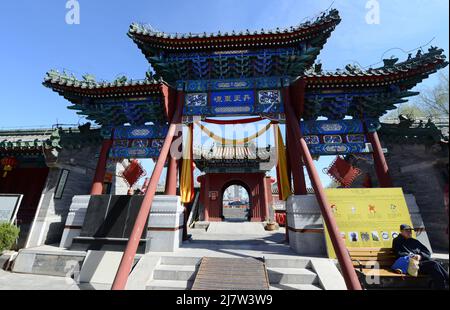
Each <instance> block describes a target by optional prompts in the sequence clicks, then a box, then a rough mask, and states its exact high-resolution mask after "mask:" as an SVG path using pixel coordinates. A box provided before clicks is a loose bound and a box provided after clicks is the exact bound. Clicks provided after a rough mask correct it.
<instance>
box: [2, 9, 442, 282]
mask: <svg viewBox="0 0 450 310" xmlns="http://www.w3.org/2000/svg"><path fill="white" fill-rule="evenodd" d="M340 22H341V17H340V16H339V12H338V11H337V10H329V11H327V12H325V13H324V14H322V15H321V16H319V17H318V18H317V19H316V20H314V21H308V22H305V23H302V24H300V25H299V26H297V27H290V28H287V29H278V28H277V29H275V30H262V31H256V32H252V31H249V30H246V31H241V32H237V31H233V32H231V33H227V32H226V33H222V32H218V33H215V34H207V33H202V34H192V33H190V34H176V35H173V34H166V33H163V32H158V31H154V30H152V29H151V28H150V27H147V26H146V25H144V24H138V23H133V24H132V25H131V26H130V29H129V31H128V36H129V37H130V39H131V40H132V41H133V42H134V43H135V44H136V46H137V47H138V48H139V50H140V51H141V52H142V53H143V55H144V57H145V58H146V59H147V60H148V62H149V65H150V66H151V68H152V70H149V71H148V72H147V73H146V74H145V79H142V80H139V79H131V78H129V77H125V76H123V77H119V78H117V79H116V80H114V81H110V82H106V81H100V80H96V79H95V77H94V76H92V75H85V76H83V77H81V78H80V77H76V76H74V75H73V74H70V73H67V72H58V71H56V70H50V71H49V72H48V73H47V74H46V76H45V78H44V82H43V85H44V86H45V87H47V88H49V89H50V90H52V91H54V92H55V93H56V94H58V95H60V96H63V97H64V98H65V99H67V100H68V101H69V102H70V104H71V105H70V107H69V109H71V110H73V111H74V112H76V113H77V114H78V115H81V116H84V117H85V118H86V119H87V120H88V121H89V122H90V123H89V125H85V126H80V128H78V129H71V130H68V129H63V128H55V129H54V130H53V131H29V132H17V133H16V132H0V157H1V158H10V159H11V160H12V159H14V161H13V165H12V166H14V168H12V169H10V170H11V171H10V172H8V174H7V175H6V177H5V178H3V179H0V193H5V194H22V195H24V196H23V199H22V205H21V206H20V208H19V211H18V216H17V223H18V224H19V225H21V227H24V233H25V232H27V231H28V233H26V237H25V239H26V240H27V241H26V242H25V241H24V243H23V245H21V246H20V247H23V248H25V249H24V250H22V251H21V252H20V253H21V254H19V258H20V259H21V260H19V262H20V263H17V264H16V266H15V268H16V271H17V272H23V270H25V269H27V268H28V267H29V266H28V267H27V268H25V267H24V264H25V263H24V262H25V259H24V258H23V257H25V255H26V253H27V251H28V250H29V248H31V247H39V246H43V245H50V244H52V245H55V244H57V247H59V248H60V249H64V250H61V251H67V252H70V251H74V253H75V252H76V253H77V257H78V258H77V259H78V260H79V263H80V266H82V265H83V260H84V256H83V255H82V253H86V252H88V253H89V251H113V252H118V253H119V254H120V255H121V256H120V257H121V259H120V260H118V261H117V266H115V267H114V268H116V267H117V270H116V269H115V270H114V271H112V273H114V274H115V272H117V274H116V276H115V278H114V282H113V285H112V288H113V289H124V288H125V287H126V284H127V281H128V278H129V277H130V278H132V275H133V273H132V269H133V267H134V266H135V265H134V264H135V262H134V260H135V258H136V255H145V254H147V253H152V252H174V251H176V250H178V249H179V248H180V247H183V240H186V239H188V236H187V229H188V226H189V225H190V223H193V222H199V223H200V224H201V225H206V226H207V225H210V224H211V225H213V224H216V223H220V222H222V221H224V220H225V217H224V214H223V200H224V192H225V191H226V189H227V188H229V187H230V186H233V185H238V186H242V187H243V188H244V189H245V190H246V191H247V192H248V194H249V210H250V211H249V214H248V221H249V222H250V223H249V224H253V223H265V224H267V225H268V224H271V225H272V224H273V223H272V222H273V221H274V220H278V221H283V223H279V224H280V226H286V240H287V242H288V243H289V245H290V248H291V249H292V250H294V251H295V252H296V253H297V254H299V255H312V256H314V255H316V256H326V255H327V253H331V251H332V252H334V253H335V254H336V258H337V259H338V263H339V266H340V270H341V273H342V277H343V279H344V280H343V281H345V285H346V287H347V288H348V289H360V288H361V285H360V283H359V281H358V278H357V277H356V273H355V270H354V268H353V265H352V262H351V261H350V256H349V253H348V251H347V249H346V246H345V242H346V240H344V239H345V238H342V234H341V232H340V230H339V229H340V227H338V226H339V225H338V224H337V221H338V220H340V219H339V218H338V217H335V216H334V212H336V208H334V209H333V205H332V204H331V203H330V201H329V199H330V197H328V194H327V193H328V192H326V191H325V189H324V184H322V183H321V181H320V178H319V175H318V172H317V169H316V167H315V164H314V159H317V158H319V157H321V156H335V157H336V160H335V162H334V166H333V167H330V168H329V169H328V170H327V173H329V174H330V175H332V176H333V177H335V178H336V180H338V181H339V182H340V185H341V186H340V187H341V188H339V189H338V190H341V191H345V190H346V189H344V188H349V189H351V188H359V189H362V188H365V189H368V188H382V189H392V188H397V189H398V188H403V193H404V194H405V195H406V196H405V197H403V194H402V197H401V198H402V202H403V201H406V203H407V204H408V205H407V207H408V208H409V213H411V219H412V225H416V224H417V225H418V226H417V225H416V226H417V229H418V231H419V229H420V230H421V231H425V229H426V231H428V234H423V235H422V238H423V239H422V240H425V241H426V242H429V243H428V244H431V246H432V247H433V249H439V250H447V251H448V235H446V232H445V231H444V230H445V226H447V225H448V217H444V216H443V215H445V207H444V201H443V197H444V187H445V181H444V178H440V177H439V174H441V173H444V174H445V173H447V176H448V159H447V161H446V160H445V159H444V157H445V156H447V154H448V139H447V140H446V141H445V138H443V137H442V136H441V135H442V130H440V129H438V128H437V127H436V126H435V125H434V124H433V123H432V122H431V121H430V122H429V123H428V124H426V123H423V122H422V123H420V124H413V123H408V122H406V123H405V120H402V121H401V122H400V123H399V124H392V123H382V122H381V121H380V118H381V117H382V116H383V115H385V114H386V113H387V112H388V111H391V110H394V109H396V108H397V105H398V104H401V103H404V102H407V101H408V98H410V97H412V96H415V95H418V93H417V92H415V91H412V89H413V88H414V87H415V86H416V85H418V84H419V83H420V82H421V81H423V80H424V79H426V78H427V77H428V76H429V75H431V74H433V73H435V72H437V71H438V70H440V69H442V68H445V67H446V66H447V65H448V62H447V60H446V56H445V55H444V51H443V50H442V49H440V48H437V47H430V48H429V49H428V50H427V51H422V50H419V51H418V52H417V54H415V55H413V54H411V55H409V57H408V58H407V59H403V60H400V59H396V58H391V59H384V63H383V65H381V66H380V67H377V68H369V69H363V68H360V67H356V66H353V65H347V66H345V67H344V68H342V69H338V70H336V71H333V72H329V71H325V70H323V69H322V65H321V64H320V63H318V62H317V57H318V55H319V53H320V51H321V50H322V49H323V48H324V46H325V45H326V42H327V40H328V38H329V37H330V36H331V35H332V33H333V31H334V29H335V28H336V27H337V26H338V24H339V23H340ZM143 71H144V70H143ZM230 118H234V119H232V120H230ZM259 122H261V123H262V122H264V125H263V128H262V129H261V130H260V131H259V132H256V133H254V134H253V135H249V136H247V137H245V138H244V139H226V138H225V137H222V136H220V135H219V133H217V132H212V131H211V130H208V127H207V125H208V124H215V125H217V126H227V125H236V124H254V123H259ZM91 124H92V128H91ZM280 125H283V126H280ZM447 127H448V126H447ZM199 130H200V131H202V132H203V133H205V134H206V136H207V137H209V138H211V139H212V140H214V144H213V145H212V146H209V145H208V146H205V145H203V144H200V145H196V144H195V142H194V141H195V139H194V138H193V137H194V132H198V131H199ZM268 132H273V135H274V137H275V141H276V142H275V145H270V143H266V145H257V144H256V143H255V142H254V140H256V139H257V138H258V137H260V136H262V135H263V134H267V133H268ZM180 139H181V140H182V143H179V141H180ZM2 140H3V141H2ZM180 145H182V147H179V146H180ZM429 150H432V151H431V152H430V151H429ZM140 159H153V160H154V162H155V167H154V170H153V171H152V172H150V173H149V176H148V179H147V180H146V183H145V186H144V187H143V188H142V190H137V189H136V186H135V184H136V180H137V179H138V178H139V177H141V176H142V175H143V173H142V169H141V168H142V167H140V164H139V163H138V161H136V160H140ZM124 163H125V164H124ZM416 165H417V166H419V167H420V168H417V167H416ZM5 167H6V165H5ZM164 168H166V174H165V188H164V193H161V192H157V189H158V184H159V180H160V177H161V175H162V172H163V169H164ZM273 168H276V171H277V179H276V180H274V179H273V178H271V177H270V176H269V174H268V172H269V171H270V170H272V169H273ZM195 169H198V170H200V171H201V175H200V177H198V179H197V180H194V170H195ZM343 170H346V171H347V172H348V171H350V174H345V175H344V174H343V173H342V171H343ZM418 171H420V172H418ZM305 172H307V174H308V176H309V180H310V183H311V187H312V188H310V189H307V179H306V177H307V176H306V175H305ZM31 178H34V179H36V181H31ZM24 179H25V180H27V181H24ZM124 180H126V182H125V181H124ZM425 180H426V181H425ZM431 180H432V181H431ZM196 181H197V182H198V183H199V184H200V188H199V189H197V190H196V189H195V186H194V183H195V182H196ZM422 182H425V183H427V182H428V184H427V185H426V186H421V185H420V184H421V183H422ZM447 182H448V181H447ZM274 184H276V190H274ZM325 185H326V184H325ZM133 186H134V187H133ZM435 188H438V189H439V191H438V192H436V189H435ZM440 190H442V192H440ZM160 191H161V189H160ZM274 192H276V193H277V194H274ZM430 192H433V193H437V196H439V198H437V199H434V198H435V197H433V196H432V195H430ZM414 197H415V198H414ZM441 197H442V199H441ZM405 199H406V200H405ZM279 200H280V201H282V202H283V203H282V204H279V203H278V202H277V201H279ZM406 203H405V205H406ZM275 204H276V205H277V207H274V205H275ZM280 206H281V207H280ZM334 207H335V206H334ZM283 208H284V210H283ZM369 208H371V209H370V210H371V212H373V213H375V209H376V208H375V207H373V206H370V205H369ZM395 208H397V206H393V205H391V209H392V210H394V209H395ZM405 208H406V207H405ZM393 212H394V211H393ZM374 218H376V217H375V216H374ZM408 218H409V215H408ZM422 219H423V221H422ZM28 226H29V228H25V227H28ZM213 226H214V225H213ZM211 227H212V226H211ZM214 227H217V226H214ZM347 233H353V232H350V231H347ZM392 233H394V234H395V233H396V232H392ZM344 235H345V233H344ZM363 237H364V238H365V235H364V236H363ZM367 238H368V237H367ZM445 238H447V241H446V242H445ZM325 240H329V243H328V247H329V248H328V252H327V251H326V250H325V247H326V244H325ZM330 249H331V250H330ZM122 252H123V256H122ZM28 253H31V252H28ZM64 253H65V254H61V255H60V256H61V257H63V256H64V255H69V254H67V253H66V252H64ZM80 253H81V254H80ZM21 255H22V258H21ZM35 255H37V254H36V253H35ZM58 255H59V254H58ZM74 255H75V254H74ZM330 256H331V255H330ZM63 260H64V259H63ZM119 262H120V264H119ZM31 264H32V265H33V264H34V265H33V267H29V268H28V269H27V270H28V271H29V270H33V268H35V267H36V266H35V265H36V263H35V262H33V263H31ZM21 268H22V269H21ZM36 268H37V267H36ZM133 270H134V269H133ZM149 274H150V273H149ZM194 286H195V284H194Z"/></svg>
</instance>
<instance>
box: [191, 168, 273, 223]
mask: <svg viewBox="0 0 450 310" xmlns="http://www.w3.org/2000/svg"><path fill="white" fill-rule="evenodd" d="M199 182H200V183H201V189H200V203H201V204H202V205H203V206H204V208H205V214H204V215H205V221H210V222H221V221H222V220H223V217H222V215H223V202H222V198H223V193H224V191H225V190H226V189H227V188H228V187H229V186H231V185H241V186H243V187H244V188H245V189H246V190H247V191H248V193H249V196H250V197H249V199H250V207H251V211H250V214H251V221H252V222H262V221H264V220H266V218H267V217H268V209H267V208H268V206H269V204H268V199H269V198H268V195H267V184H268V182H267V178H266V177H265V173H208V174H205V175H203V176H201V177H200V178H199ZM210 192H217V193H218V195H217V199H216V200H213V199H212V198H211V197H209V193H210Z"/></svg>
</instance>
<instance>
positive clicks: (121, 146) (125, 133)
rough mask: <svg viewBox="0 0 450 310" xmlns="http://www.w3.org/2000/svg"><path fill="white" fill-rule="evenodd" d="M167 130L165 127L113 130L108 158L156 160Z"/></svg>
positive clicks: (154, 126) (124, 127)
mask: <svg viewBox="0 0 450 310" xmlns="http://www.w3.org/2000/svg"><path fill="white" fill-rule="evenodd" d="M168 130H169V128H168V126H167V125H163V124H159V125H148V126H120V127H115V128H114V136H113V139H114V141H113V145H112V147H111V150H110V153H109V157H110V158H157V157H158V156H159V153H160V152H161V147H162V145H163V143H164V139H165V137H166V136H167V132H168Z"/></svg>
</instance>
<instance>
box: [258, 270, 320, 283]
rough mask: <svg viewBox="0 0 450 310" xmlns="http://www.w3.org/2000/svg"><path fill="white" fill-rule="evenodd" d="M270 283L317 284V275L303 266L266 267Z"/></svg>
mask: <svg viewBox="0 0 450 310" xmlns="http://www.w3.org/2000/svg"><path fill="white" fill-rule="evenodd" d="M267 273H268V275H269V281H270V284H317V283H318V282H319V281H318V276H317V274H315V273H314V272H312V271H310V270H308V269H304V268H267Z"/></svg>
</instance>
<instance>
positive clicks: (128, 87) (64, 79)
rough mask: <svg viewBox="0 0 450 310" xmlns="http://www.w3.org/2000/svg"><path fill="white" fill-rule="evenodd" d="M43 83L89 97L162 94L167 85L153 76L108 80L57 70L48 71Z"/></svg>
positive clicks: (63, 92)
mask: <svg viewBox="0 0 450 310" xmlns="http://www.w3.org/2000/svg"><path fill="white" fill-rule="evenodd" d="M43 84H44V86H46V87H49V88H51V89H53V90H54V91H56V92H58V93H59V94H60V95H63V96H65V95H67V94H68V93H72V94H74V95H79V96H83V97H88V98H105V97H120V96H132V95H137V96H142V95H149V94H162V86H163V85H166V84H165V83H164V82H163V81H162V80H155V79H153V78H148V79H144V80H132V79H131V80H130V79H128V78H127V77H120V78H117V79H116V80H115V81H112V82H106V81H97V80H96V79H95V77H94V76H91V75H84V76H83V79H81V80H80V79H78V78H77V77H75V75H73V74H68V73H66V72H62V73H60V72H58V71H57V70H50V71H49V72H47V74H46V76H45V78H44V82H43Z"/></svg>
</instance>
